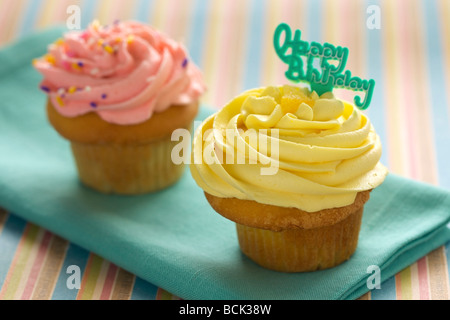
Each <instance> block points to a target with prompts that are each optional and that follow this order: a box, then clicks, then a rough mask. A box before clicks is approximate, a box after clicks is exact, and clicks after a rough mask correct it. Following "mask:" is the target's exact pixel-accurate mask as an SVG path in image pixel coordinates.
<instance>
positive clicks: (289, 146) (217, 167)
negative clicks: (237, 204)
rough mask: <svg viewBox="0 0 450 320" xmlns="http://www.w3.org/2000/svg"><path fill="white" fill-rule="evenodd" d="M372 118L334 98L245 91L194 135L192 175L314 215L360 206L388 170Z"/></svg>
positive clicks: (292, 90)
mask: <svg viewBox="0 0 450 320" xmlns="http://www.w3.org/2000/svg"><path fill="white" fill-rule="evenodd" d="M381 151H382V150H381V143H380V139H379V137H378V135H377V134H376V133H375V130H374V128H373V126H372V124H371V123H370V120H369V119H368V118H367V116H366V115H365V114H364V113H362V112H361V111H360V110H358V109H357V108H356V107H355V106H353V105H352V104H350V103H348V102H344V101H340V100H338V99H336V98H335V97H334V96H333V94H332V93H325V94H323V95H322V96H320V97H319V96H318V95H317V94H316V93H315V92H312V93H311V92H310V91H309V90H308V89H306V88H299V87H295V86H288V85H285V86H278V87H266V88H258V89H253V90H249V91H246V92H244V93H243V94H241V95H239V96H238V97H236V98H235V99H233V100H232V101H231V102H229V103H228V104H227V105H226V106H225V107H224V108H222V109H221V110H220V111H218V112H216V113H215V114H213V115H212V116H210V117H209V118H207V119H206V120H205V121H204V122H203V123H202V124H201V126H200V127H199V128H197V130H196V131H195V136H194V141H193V150H192V162H191V165H190V169H191V173H192V176H193V178H194V179H195V181H196V182H197V184H198V185H199V186H200V187H201V188H202V189H203V190H204V191H205V192H207V193H209V194H211V195H214V196H217V197H222V198H238V199H242V200H253V201H256V202H259V203H263V204H270V205H275V206H280V207H295V208H298V209H301V210H304V211H308V212H314V211H320V210H322V209H328V208H334V207H343V206H346V205H350V204H352V203H353V202H354V200H355V198H356V195H357V193H358V192H361V191H366V190H371V189H373V188H375V187H377V186H379V185H380V184H381V183H382V182H383V180H384V179H385V177H386V175H387V173H388V172H387V169H386V168H385V167H384V166H383V165H382V164H381V163H380V162H379V160H380V157H381Z"/></svg>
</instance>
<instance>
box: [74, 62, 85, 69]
mask: <svg viewBox="0 0 450 320" xmlns="http://www.w3.org/2000/svg"><path fill="white" fill-rule="evenodd" d="M71 66H72V69H75V70H78V71H80V70H81V68H82V67H83V66H84V64H83V63H82V62H73V63H72V64H71Z"/></svg>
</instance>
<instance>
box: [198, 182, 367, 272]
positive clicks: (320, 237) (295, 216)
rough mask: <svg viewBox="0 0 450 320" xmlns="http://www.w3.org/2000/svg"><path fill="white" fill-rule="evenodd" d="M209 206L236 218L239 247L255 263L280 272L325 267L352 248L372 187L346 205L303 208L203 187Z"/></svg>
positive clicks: (345, 257) (343, 257) (342, 258)
mask: <svg viewBox="0 0 450 320" xmlns="http://www.w3.org/2000/svg"><path fill="white" fill-rule="evenodd" d="M205 196H206V199H207V200H208V202H209V203H210V205H211V206H212V207H213V209H214V210H215V211H216V212H218V213H219V214H221V215H222V216H224V217H225V218H228V219H230V220H232V221H234V222H235V223H236V230H237V236H238V240H239V246H240V248H241V251H242V252H243V253H244V254H245V255H246V256H247V257H249V258H250V259H252V260H253V261H255V262H256V263H258V264H259V265H261V266H263V267H265V268H267V269H271V270H276V271H281V272H306V271H315V270H320V269H327V268H331V267H334V266H337V265H339V264H341V263H342V262H344V261H346V260H348V259H349V258H350V257H351V256H352V254H353V253H354V252H355V250H356V247H357V244H358V237H359V230H360V227H361V221H362V215H363V210H364V204H365V203H366V202H367V201H368V200H369V197H370V190H369V191H362V192H359V193H358V194H357V195H356V198H355V201H354V202H353V203H352V204H350V205H348V206H345V207H340V208H330V209H324V210H321V211H317V212H306V211H303V210H300V209H297V208H285V207H278V206H273V205H267V204H262V203H258V202H256V201H251V200H241V199H236V198H221V197H217V196H213V195H211V194H208V193H206V192H205Z"/></svg>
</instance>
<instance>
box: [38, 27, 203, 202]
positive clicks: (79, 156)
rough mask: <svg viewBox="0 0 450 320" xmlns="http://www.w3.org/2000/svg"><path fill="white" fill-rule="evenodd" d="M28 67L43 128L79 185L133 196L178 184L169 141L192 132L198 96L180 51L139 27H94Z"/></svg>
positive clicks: (195, 77)
mask: <svg viewBox="0 0 450 320" xmlns="http://www.w3.org/2000/svg"><path fill="white" fill-rule="evenodd" d="M34 66H35V68H36V69H37V70H38V71H39V72H40V73H41V74H42V75H43V80H42V83H41V89H42V90H43V91H44V92H45V93H47V95H48V103H47V114H48V118H49V121H50V123H51V124H52V125H53V127H54V128H55V130H56V131H57V132H58V133H59V134H60V135H61V136H63V137H64V138H66V139H68V140H69V141H70V143H71V148H72V151H73V155H74V157H75V162H76V165H77V168H78V173H79V177H80V179H81V181H82V182H83V183H84V184H85V185H87V186H89V187H92V188H93V189H96V190H98V191H101V192H104V193H119V194H139V193H145V192H151V191H155V190H159V189H162V188H165V187H167V186H169V185H171V184H173V183H175V182H176V181H177V180H178V179H179V178H180V176H181V174H182V173H183V165H182V164H180V165H177V164H174V163H173V162H172V160H171V150H172V148H173V146H174V144H175V142H172V141H171V134H172V131H173V130H175V129H178V128H184V129H189V128H190V127H191V123H192V121H193V119H194V118H195V116H196V114H197V111H198V105H199V98H200V96H201V94H202V93H203V92H204V90H205V86H204V84H203V80H202V75H201V73H200V71H199V70H198V68H197V67H196V66H195V65H194V64H193V63H191V62H190V61H189V57H188V53H187V51H186V49H185V48H184V47H183V46H182V45H181V44H179V43H177V42H175V41H173V40H171V39H170V38H168V37H167V36H166V35H164V34H162V33H161V32H159V31H157V30H155V29H153V28H151V27H150V26H148V25H145V24H143V23H140V22H134V21H125V22H116V23H114V24H112V25H109V26H101V25H99V24H98V23H97V22H94V23H92V24H91V25H90V26H89V27H88V28H87V29H86V30H84V31H73V32H68V33H67V34H65V35H64V37H63V38H62V39H59V40H57V41H56V42H55V43H53V44H51V45H50V46H49V48H48V53H47V54H46V55H45V56H44V57H41V58H39V59H36V60H35V61H34Z"/></svg>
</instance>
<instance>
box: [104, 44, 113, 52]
mask: <svg viewBox="0 0 450 320" xmlns="http://www.w3.org/2000/svg"><path fill="white" fill-rule="evenodd" d="M103 48H104V49H105V51H106V52H108V53H110V54H113V53H114V49H113V47H111V46H110V45H108V44H107V45H106V46H104V47H103Z"/></svg>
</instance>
